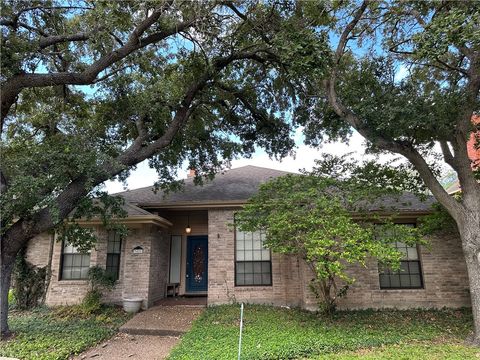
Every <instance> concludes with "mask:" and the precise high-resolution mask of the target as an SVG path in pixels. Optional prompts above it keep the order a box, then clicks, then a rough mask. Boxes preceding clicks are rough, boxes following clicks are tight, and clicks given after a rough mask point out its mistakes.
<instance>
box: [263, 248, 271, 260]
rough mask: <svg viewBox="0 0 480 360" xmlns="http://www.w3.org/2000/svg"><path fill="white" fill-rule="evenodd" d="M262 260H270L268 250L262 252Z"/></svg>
mask: <svg viewBox="0 0 480 360" xmlns="http://www.w3.org/2000/svg"><path fill="white" fill-rule="evenodd" d="M262 260H270V250H269V249H263V250H262Z"/></svg>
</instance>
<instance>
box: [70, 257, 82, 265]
mask: <svg viewBox="0 0 480 360" xmlns="http://www.w3.org/2000/svg"><path fill="white" fill-rule="evenodd" d="M72 257H73V266H78V267H81V266H82V255H79V254H75V255H72Z"/></svg>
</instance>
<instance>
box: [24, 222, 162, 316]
mask: <svg viewBox="0 0 480 360" xmlns="http://www.w3.org/2000/svg"><path fill="white" fill-rule="evenodd" d="M95 230H96V232H97V236H98V240H99V241H98V243H97V244H96V246H95V249H93V250H92V251H91V255H90V265H91V266H94V265H97V264H99V265H100V266H102V267H105V266H106V258H107V233H106V231H105V229H103V228H102V227H96V228H95ZM168 241H169V237H168V236H167V235H166V231H165V230H162V229H160V228H158V227H156V226H154V225H143V226H142V225H133V226H132V227H130V228H129V235H128V236H127V238H126V239H124V240H123V241H122V249H121V257H120V274H119V280H118V281H117V284H116V285H115V288H114V289H113V290H112V291H106V292H105V293H104V296H103V301H105V302H107V303H116V304H121V302H122V299H123V298H124V297H141V298H143V299H144V303H143V308H147V307H149V306H151V305H152V304H153V302H154V301H155V300H158V299H160V298H161V297H163V293H164V289H165V281H166V276H167V274H168V249H169V242H168ZM49 244H50V241H49V237H48V236H44V235H41V236H39V237H38V238H36V239H35V241H32V242H31V244H30V245H29V248H28V251H27V256H28V258H29V260H30V261H32V262H33V263H35V264H37V265H41V264H46V262H48V249H49ZM137 246H141V247H143V253H142V254H133V252H132V250H133V248H134V247H137ZM61 251H62V244H61V243H60V242H55V244H54V251H53V257H52V277H51V280H50V286H49V289H48V292H47V299H46V303H47V305H49V306H56V305H72V304H78V303H80V302H81V301H82V299H83V297H84V296H85V294H86V292H87V291H88V282H87V281H86V280H60V259H61Z"/></svg>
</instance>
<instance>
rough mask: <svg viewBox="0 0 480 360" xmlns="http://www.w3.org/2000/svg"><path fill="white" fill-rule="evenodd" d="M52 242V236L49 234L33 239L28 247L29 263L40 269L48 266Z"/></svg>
mask: <svg viewBox="0 0 480 360" xmlns="http://www.w3.org/2000/svg"><path fill="white" fill-rule="evenodd" d="M51 242H52V235H51V234H48V233H44V234H40V235H39V236H37V237H35V238H34V239H32V240H31V241H30V242H29V243H28V247H27V254H26V256H27V261H28V262H29V263H31V264H33V265H35V266H38V267H44V266H47V265H48V255H49V251H50V245H51Z"/></svg>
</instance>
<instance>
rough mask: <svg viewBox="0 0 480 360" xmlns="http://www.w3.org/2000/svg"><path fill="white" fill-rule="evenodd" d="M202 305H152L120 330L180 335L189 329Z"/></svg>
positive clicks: (131, 332)
mask: <svg viewBox="0 0 480 360" xmlns="http://www.w3.org/2000/svg"><path fill="white" fill-rule="evenodd" d="M204 309H205V307H204V306H201V305H199V306H191V305H178V306H163V305H159V306H154V307H152V308H150V309H148V310H146V311H142V312H141V313H138V314H137V315H135V316H134V317H133V318H132V319H130V320H129V321H128V322H127V323H125V324H124V325H123V326H122V327H121V328H120V332H123V333H126V334H132V335H160V336H180V335H182V334H183V333H185V332H187V331H188V330H190V328H191V326H192V323H193V321H194V320H195V319H196V318H197V317H198V315H200V314H201V313H202V312H203V310H204Z"/></svg>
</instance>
